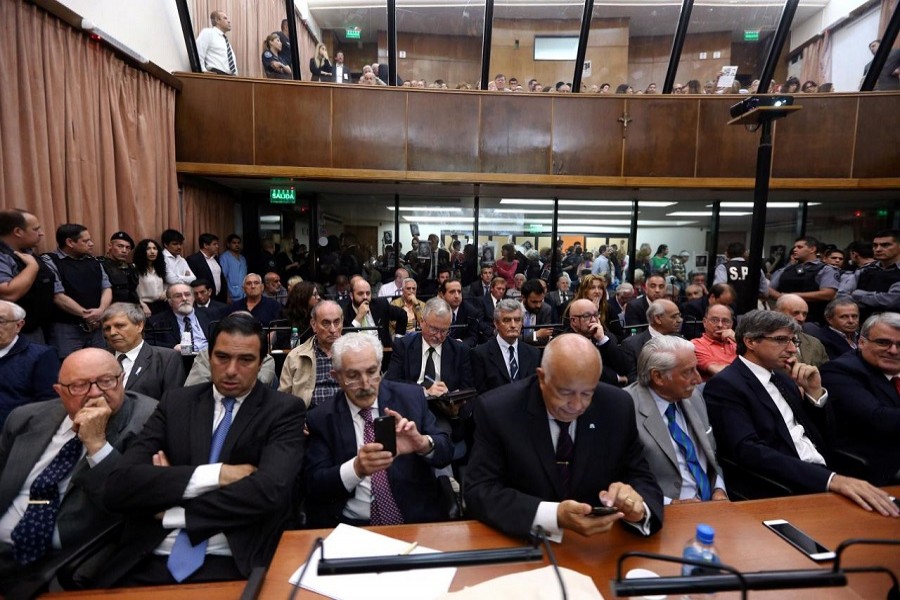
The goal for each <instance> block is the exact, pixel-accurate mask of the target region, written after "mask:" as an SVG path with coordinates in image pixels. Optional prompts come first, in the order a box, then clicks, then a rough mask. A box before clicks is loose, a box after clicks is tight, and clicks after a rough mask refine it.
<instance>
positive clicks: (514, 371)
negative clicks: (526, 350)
mask: <svg viewBox="0 0 900 600" xmlns="http://www.w3.org/2000/svg"><path fill="white" fill-rule="evenodd" d="M518 378H519V363H518V362H516V349H515V348H513V347H512V346H510V347H509V379H510V381H515V380H516V379H518Z"/></svg>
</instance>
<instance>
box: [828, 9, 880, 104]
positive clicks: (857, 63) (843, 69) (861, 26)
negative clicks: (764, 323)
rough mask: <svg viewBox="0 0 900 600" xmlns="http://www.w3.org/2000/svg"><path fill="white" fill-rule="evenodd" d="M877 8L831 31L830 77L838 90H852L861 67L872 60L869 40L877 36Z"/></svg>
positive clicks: (861, 71)
mask: <svg viewBox="0 0 900 600" xmlns="http://www.w3.org/2000/svg"><path fill="white" fill-rule="evenodd" d="M879 16H880V15H879V11H878V9H875V10H873V11H871V12H869V13H867V14H865V15H864V16H862V17H860V18H859V19H857V20H856V21H854V22H853V23H851V24H849V25H847V26H846V27H841V28H840V29H838V30H837V31H836V32H835V33H834V37H833V38H832V41H831V45H832V50H831V54H832V56H833V57H835V58H837V57H840V60H832V62H833V65H832V67H831V78H832V81H834V89H835V91H837V92H855V91H858V90H859V84H860V82H861V81H862V77H863V68H864V67H865V66H866V65H867V64H868V63H869V62H870V61H871V60H872V53H871V52H869V42H871V41H872V40H874V39H877V38H878V20H879Z"/></svg>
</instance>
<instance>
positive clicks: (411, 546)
mask: <svg viewBox="0 0 900 600" xmlns="http://www.w3.org/2000/svg"><path fill="white" fill-rule="evenodd" d="M418 547H419V542H413V543H412V544H410V545H409V546H407V547H406V550H404V551H403V552H401V553H400V556H406V555H407V554H410V553H412V551H413V550H415V549H416V548H418Z"/></svg>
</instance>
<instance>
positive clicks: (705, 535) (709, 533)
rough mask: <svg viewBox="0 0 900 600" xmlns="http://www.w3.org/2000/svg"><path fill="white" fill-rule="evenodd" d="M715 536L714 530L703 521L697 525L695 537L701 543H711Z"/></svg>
mask: <svg viewBox="0 0 900 600" xmlns="http://www.w3.org/2000/svg"><path fill="white" fill-rule="evenodd" d="M715 537H716V530H715V529H713V528H712V527H711V526H710V525H705V524H703V523H701V524H699V525H697V539H698V540H699V541H700V542H701V543H703V544H712V543H713V540H714V539H715Z"/></svg>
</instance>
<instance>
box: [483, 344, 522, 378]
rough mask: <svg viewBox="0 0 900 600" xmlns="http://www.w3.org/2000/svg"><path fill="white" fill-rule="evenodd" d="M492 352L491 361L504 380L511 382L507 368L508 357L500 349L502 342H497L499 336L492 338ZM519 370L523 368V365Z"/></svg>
mask: <svg viewBox="0 0 900 600" xmlns="http://www.w3.org/2000/svg"><path fill="white" fill-rule="evenodd" d="M490 353H491V355H492V356H491V358H492V359H493V360H491V363H492V364H493V365H494V368H496V369H497V371H498V372H499V373H500V375H501V376H502V377H503V381H505V382H507V383H510V382H511V381H512V380H511V379H510V378H509V370H508V369H507V368H506V359H505V358H504V357H503V351H502V350H500V343H499V342H497V338H496V337H495V338H494V339H493V340H491V345H490ZM519 370H521V365H520V368H519Z"/></svg>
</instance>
